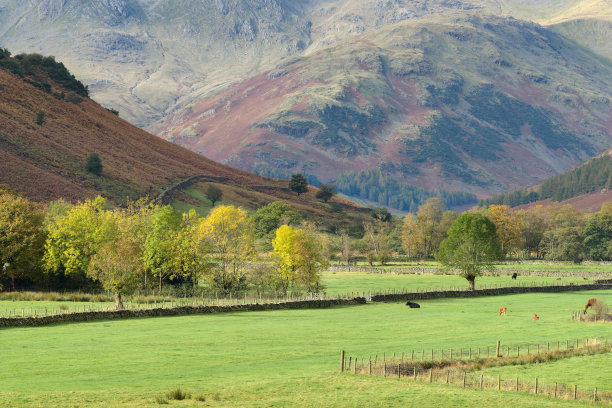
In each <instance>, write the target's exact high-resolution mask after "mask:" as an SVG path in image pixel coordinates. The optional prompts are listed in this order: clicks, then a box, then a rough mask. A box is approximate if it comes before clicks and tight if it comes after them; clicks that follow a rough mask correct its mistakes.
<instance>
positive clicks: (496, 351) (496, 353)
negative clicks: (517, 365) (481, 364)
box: [495, 340, 501, 358]
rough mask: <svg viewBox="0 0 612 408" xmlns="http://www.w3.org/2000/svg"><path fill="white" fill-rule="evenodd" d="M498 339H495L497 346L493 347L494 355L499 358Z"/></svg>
mask: <svg viewBox="0 0 612 408" xmlns="http://www.w3.org/2000/svg"><path fill="white" fill-rule="evenodd" d="M500 343H501V342H500V341H499V340H497V347H496V348H495V357H497V358H499V346H500Z"/></svg>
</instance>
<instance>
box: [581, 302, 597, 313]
mask: <svg viewBox="0 0 612 408" xmlns="http://www.w3.org/2000/svg"><path fill="white" fill-rule="evenodd" d="M596 303H597V299H595V298H590V299H589V301H588V302H587V304H586V305H585V306H584V314H586V312H587V309H588V308H589V307H590V308H593V306H595V304H596Z"/></svg>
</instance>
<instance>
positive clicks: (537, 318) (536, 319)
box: [533, 313, 540, 322]
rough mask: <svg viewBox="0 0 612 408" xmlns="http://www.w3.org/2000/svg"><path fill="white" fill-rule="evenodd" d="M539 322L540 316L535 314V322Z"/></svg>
mask: <svg viewBox="0 0 612 408" xmlns="http://www.w3.org/2000/svg"><path fill="white" fill-rule="evenodd" d="M538 320H540V316H538V315H537V314H535V313H534V314H533V321H534V322H537V321H538Z"/></svg>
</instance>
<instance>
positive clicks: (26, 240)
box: [0, 186, 45, 290]
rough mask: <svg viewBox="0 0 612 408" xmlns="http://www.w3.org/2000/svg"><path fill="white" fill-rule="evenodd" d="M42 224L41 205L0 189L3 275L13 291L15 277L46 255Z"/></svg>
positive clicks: (0, 253)
mask: <svg viewBox="0 0 612 408" xmlns="http://www.w3.org/2000/svg"><path fill="white" fill-rule="evenodd" d="M43 221H44V214H43V210H42V208H40V206H39V205H37V204H35V203H32V202H30V201H29V200H27V199H26V198H23V197H20V196H18V195H16V194H13V193H12V192H10V191H9V189H8V188H2V186H0V274H5V275H7V276H8V278H10V280H11V290H15V278H18V277H20V276H23V275H25V274H26V273H27V272H28V271H30V270H31V269H32V268H33V267H34V266H35V265H36V264H37V263H38V262H40V260H41V258H42V256H43V248H44V242H45V233H44V228H43ZM1 276H2V275H0V277H1ZM0 289H1V286H0Z"/></svg>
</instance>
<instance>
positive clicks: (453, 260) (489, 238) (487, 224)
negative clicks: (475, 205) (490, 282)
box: [436, 213, 503, 290]
mask: <svg viewBox="0 0 612 408" xmlns="http://www.w3.org/2000/svg"><path fill="white" fill-rule="evenodd" d="M502 257H503V252H502V250H501V246H500V243H499V237H498V236H497V232H496V229H495V224H493V222H492V221H491V220H490V219H488V218H487V217H485V216H483V215H481V214H477V213H464V214H463V215H461V216H460V217H459V218H457V219H456V220H455V222H453V225H452V226H451V228H450V230H449V231H448V237H447V238H446V239H445V240H444V241H442V243H441V244H440V250H439V251H438V253H437V254H436V259H437V260H438V261H439V262H440V263H442V265H444V266H445V267H446V268H451V269H457V270H459V271H461V276H463V277H464V278H465V279H467V281H468V282H469V284H470V289H472V290H474V285H475V281H476V277H478V276H480V275H482V272H483V271H484V270H487V269H489V270H491V269H492V268H493V263H494V262H495V261H497V260H500V259H502Z"/></svg>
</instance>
